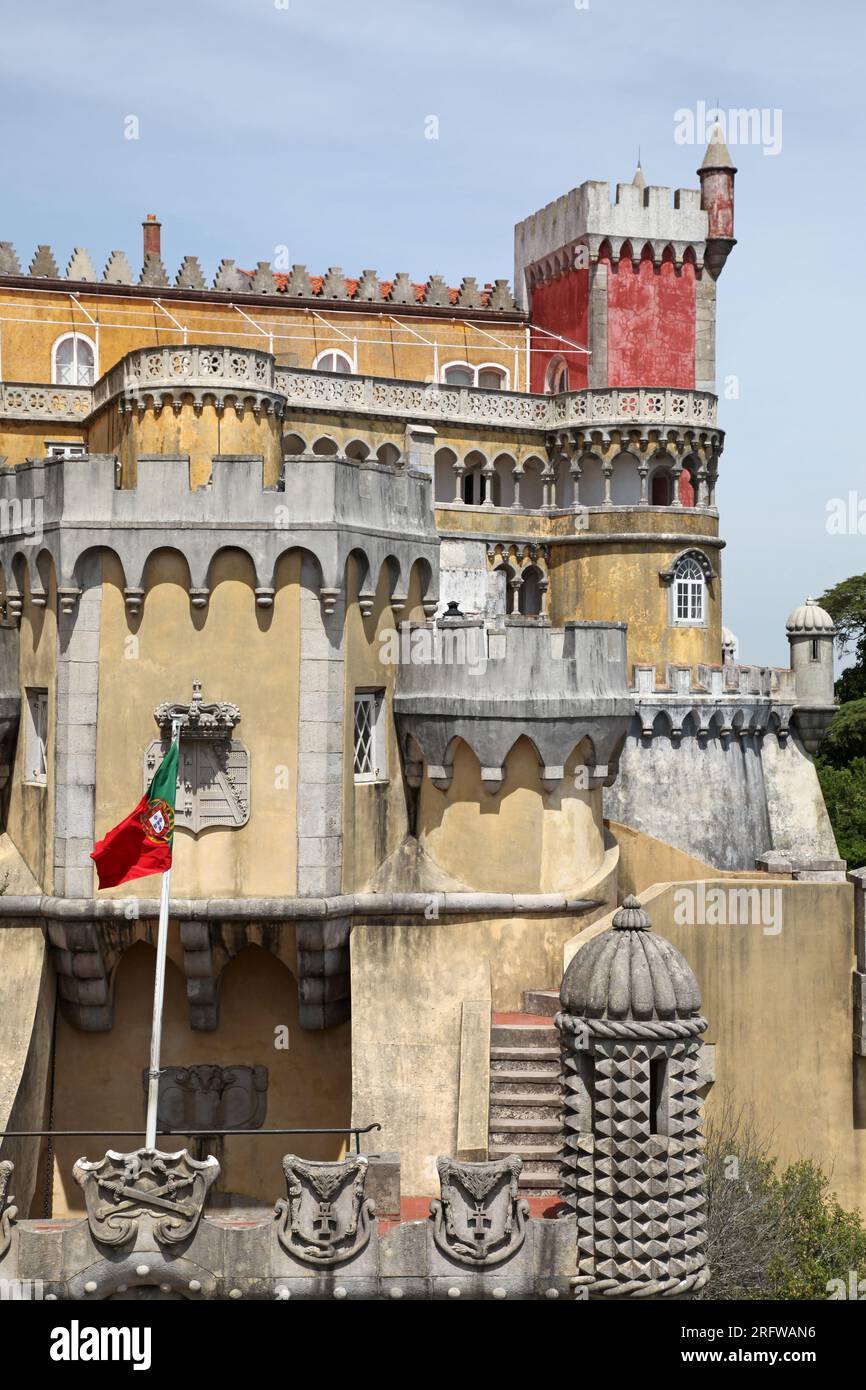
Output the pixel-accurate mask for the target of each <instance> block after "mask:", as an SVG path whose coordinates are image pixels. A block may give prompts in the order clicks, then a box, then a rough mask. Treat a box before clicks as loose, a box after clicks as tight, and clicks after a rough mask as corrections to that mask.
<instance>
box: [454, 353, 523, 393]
mask: <svg viewBox="0 0 866 1390" xmlns="http://www.w3.org/2000/svg"><path fill="white" fill-rule="evenodd" d="M452 367H460V368H461V370H462V371H464V372H469V373H470V375H471V377H472V380H471V382H467V383H466V384H467V385H469V386H473V387H476V388H477V387H478V377H479V375H480V373H481V372H499V374H500V376H501V378H502V385H501V386H482V387H481V388H480V389H481V390H482V391H507V390H508V389H509V383H510V381H511V377H510V375H509V371H508V368H507V367H503V365H502V363H501V362H479V363H478V365H477V366H475V364H474V363H472V362H463V361H461V360H459V359H455V360H454V361H453V362H444V363H443V364H442V368H441V370H440V372H439V379H440V384H441V385H442V386H456V385H458V383H457V382H455V381H449V380H448V377H447V373H448V372H449V371H450V370H451V368H452Z"/></svg>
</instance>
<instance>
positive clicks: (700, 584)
mask: <svg viewBox="0 0 866 1390" xmlns="http://www.w3.org/2000/svg"><path fill="white" fill-rule="evenodd" d="M681 610H683V611H681ZM671 622H672V624H673V626H674V627H706V625H707V579H706V575H705V574H704V571H703V569H702V568H701V565H700V563H699V562H698V561H697V560H696V559H695V557H694V555H684V556H683V557H682V559H680V560H678V561H677V563H676V565H675V567H674V572H673V578H672V580H671Z"/></svg>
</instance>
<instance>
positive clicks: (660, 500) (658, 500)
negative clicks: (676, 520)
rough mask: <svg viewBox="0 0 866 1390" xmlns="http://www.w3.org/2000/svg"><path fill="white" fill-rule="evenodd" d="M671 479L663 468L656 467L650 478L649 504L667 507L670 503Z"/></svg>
mask: <svg viewBox="0 0 866 1390" xmlns="http://www.w3.org/2000/svg"><path fill="white" fill-rule="evenodd" d="M671 484H672V479H671V475H670V473H668V472H666V471H665V470H664V469H656V471H655V473H653V475H652V478H651V479H650V506H651V507H669V506H670V505H671V494H672V491H673V488H672V485H671Z"/></svg>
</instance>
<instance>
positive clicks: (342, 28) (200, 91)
mask: <svg viewBox="0 0 866 1390" xmlns="http://www.w3.org/2000/svg"><path fill="white" fill-rule="evenodd" d="M0 3H2V29H0V121H2V137H3V141H2V143H3V166H4V173H3V180H2V185H0V210H2V215H0V240H10V241H12V242H14V244H15V245H16V247H17V249H18V253H19V256H20V258H21V260H22V262H24V261H25V260H26V262H29V260H30V257H31V256H32V253H33V250H34V248H35V246H36V244H37V243H38V242H48V243H50V244H51V245H52V246H53V248H54V251H55V254H56V256H57V259H58V263H59V264H60V265H61V268H62V269H65V266H66V262H67V260H68V258H69V255H70V253H71V251H72V248H73V247H74V246H85V247H87V248H88V249H89V250H90V252H91V254H92V255H93V257H94V261H95V263H96V264H97V265H98V267H99V268H100V269H101V267H102V266H103V265H104V263H105V260H106V258H107V255H108V252H109V251H110V250H112V249H113V248H114V247H120V248H122V249H124V250H125V251H126V252H127V254H128V255H129V257H130V260H131V261H132V263H133V265H134V266H136V267H137V266H138V264H139V263H140V245H141V231H140V225H139V224H140V222H141V220H142V218H143V217H144V215H145V214H146V213H148V212H155V213H157V214H158V215H159V217H160V218H161V220H162V223H163V259H164V261H165V262H166V265H167V267H168V269H169V272H170V274H171V275H173V274H174V271H175V270H176V268H177V266H178V264H179V263H180V261H181V259H182V257H183V256H184V255H185V254H187V253H189V254H193V255H198V256H199V258H200V260H201V263H202V266H203V267H204V269H205V272H206V274H208V275H212V274H213V273H214V271H215V269H216V266H217V265H218V263H219V261H220V259H221V258H222V257H224V256H227V257H233V258H234V259H235V260H236V261H237V262H238V264H240V265H244V266H251V265H253V264H254V263H255V262H256V261H258V260H265V259H268V260H269V259H271V258H272V256H273V254H274V248H275V247H276V246H278V245H282V244H285V245H287V246H288V248H289V254H290V258H291V260H292V261H297V262H303V263H306V264H307V266H308V267H309V269H310V270H311V271H322V270H324V269H326V268H327V267H328V266H330V265H340V266H342V268H343V270H344V271H345V272H346V273H347V274H348V273H356V272H357V271H359V270H360V269H362V268H363V267H366V266H371V267H374V268H375V269H377V270H378V271H379V272H380V274H381V275H382V276H390V275H392V274H393V273H394V272H395V271H397V270H406V271H408V272H409V273H410V274H411V275H412V277H413V278H414V279H424V278H426V277H427V276H428V275H429V274H431V273H438V274H442V275H444V276H445V277H446V278H447V279H448V280H449V282H450V283H452V284H453V283H459V281H460V278H461V277H462V276H463V275H475V276H477V278H478V279H479V281H481V282H483V281H487V280H493V279H494V278H496V277H498V276H508V277H509V279H510V278H511V275H512V265H513V260H512V229H513V225H514V223H515V222H516V221H518V220H520V219H521V218H522V217H524V216H526V214H528V213H529V212H532V211H533V210H535V209H536V208H538V207H541V206H543V204H545V203H546V202H549V201H550V200H551V199H552V198H554V197H556V196H558V195H559V194H560V193H563V192H565V191H567V190H568V189H570V188H572V187H574V186H575V185H577V184H579V183H581V182H583V180H584V179H608V180H609V181H610V182H611V184H612V185H613V184H615V183H616V181H617V180H624V179H629V178H631V176H632V174H633V171H634V164H635V158H636V153H637V147H638V145H640V146H641V151H642V159H643V166H644V170H645V173H646V176H647V180H648V182H650V183H654V184H666V185H670V186H672V187H679V186H692V187H694V186H697V180H696V177H695V170H696V167H697V165H698V163H699V162H700V157H701V155H702V150H699V149H696V148H694V147H691V146H688V145H679V144H677V143H676V142H675V140H674V127H675V121H674V113H675V112H676V111H677V110H678V109H681V108H694V107H695V104H696V103H697V102H698V101H699V100H703V101H705V102H707V103H708V104H711V105H712V104H714V103H715V101H716V99H717V98H718V100H719V103H720V105H721V106H722V107H723V108H725V109H727V108H730V107H758V108H768V109H770V110H773V109H776V108H779V109H780V110H781V112H782V148H781V151H780V153H778V154H777V155H775V156H767V155H764V153H763V151H762V149H761V148H760V147H755V146H738V147H736V148H732V154H733V155H734V162H735V163H736V164H737V166H738V169H739V173H738V176H737V207H736V233H737V237H738V242H739V244H738V245H737V247H736V248H735V250H734V252H733V254H732V255H731V258H730V260H729V261H728V264H727V267H726V269H725V272H724V274H723V276H722V278H721V280H720V282H719V352H718V369H719V380H720V382H721V380H722V379H723V378H724V377H726V376H730V375H734V376H736V377H737V379H738V383H739V393H740V394H739V399H737V400H725V401H723V402H722V406H721V420H722V423H723V425H724V426H725V428H726V430H727V432H728V437H727V447H726V451H725V454H724V457H723V459H722V468H721V483H720V487H719V494H718V496H719V505H720V507H721V510H722V529H723V534H724V535H725V537H726V538H727V541H728V547H727V550H726V551H725V552H724V557H723V564H724V575H725V578H724V607H725V621H726V623H727V624H728V626H730V627H732V628H733V629H734V630H735V631H736V632H737V634H738V636H739V638H740V655H741V658H742V659H744V660H751V661H756V662H772V663H775V664H786V663H787V643H786V641H785V636H784V624H785V618H786V616H787V613H788V612H789V610H790V609H791V608H792V607H793V606H794V605H795V604H797V603H799V602H801V601H802V599H803V598H804V597H805V595H806V592H807V591H810V590H811V591H812V592H814V593H818V592H820V591H821V590H822V589H823V588H824V587H825V586H826V585H828V584H831V583H833V582H835V581H836V580H838V579H841V578H843V577H845V576H846V575H848V574H854V573H860V572H862V571H866V534H864V535H862V536H859V535H856V534H853V535H842V536H838V535H829V534H828V532H827V526H826V518H827V504H828V502H829V501H830V500H831V499H832V498H835V497H847V495H848V493H849V491H852V490H853V491H855V492H856V493H857V495H858V498H860V497H862V498H863V499H864V502H866V470H864V442H863V438H862V431H861V429H860V426H859V411H858V407H859V404H860V400H861V398H862V395H863V383H862V380H861V378H860V375H859V373H860V369H861V368H860V363H861V358H862V356H863V351H862V340H863V334H862V328H861V324H860V322H858V312H859V311H860V310H861V308H862V300H863V295H862V289H861V281H862V277H863V271H862V269H861V265H860V262H861V260H862V259H863V247H862V241H863V237H862V231H863V221H864V195H863V184H864V177H866V176H864V172H863V151H864V134H866V132H864V116H863V102H862V100H861V90H862V87H863V56H862V55H863V51H864V44H866V19H864V14H863V11H862V9H861V8H860V7H858V6H856V5H855V4H854V3H853V0H848V3H840V0H829V3H828V0H825V3H823V4H821V5H816V4H814V3H809V4H807V3H804V0H786V2H785V3H782V2H781V0H759V2H758V0H751V3H749V2H748V0H728V3H726V4H725V5H724V6H701V7H696V6H687V5H685V4H682V3H680V4H675V3H673V0H655V3H653V4H647V3H640V0H589V3H588V7H587V8H581V9H578V8H577V6H576V5H575V3H574V0H499V2H498V3H494V0H474V3H473V4H471V5H470V4H468V3H465V0H464V3H459V2H458V0H437V3H435V4H433V3H429V0H415V3H408V4H407V3H403V4H398V3H396V0H379V2H378V3H371V4H364V3H360V0H356V3H349V0H318V2H316V0H287V4H286V7H285V8H283V7H281V6H282V3H283V0H276V3H275V0H209V2H208V3H206V4H205V3H202V0H183V3H176V2H175V3H173V4H168V3H165V0H149V2H148V4H147V5H146V6H144V5H142V6H137V7H135V8H134V9H133V7H131V6H126V5H117V4H116V3H107V2H106V0H87V3H86V4H85V5H84V6H70V5H68V4H60V3H57V0H51V3H46V2H45V0H29V3H28V5H27V6H26V7H25V6H23V5H18V4H13V3H12V0H0ZM581 3H584V0H581ZM130 115H134V116H136V117H137V118H138V122H139V139H138V140H135V141H132V140H127V139H125V138H124V122H125V119H126V118H127V117H128V116H130ZM431 115H435V116H436V117H437V118H438V121H439V138H438V140H429V139H427V138H425V121H426V119H427V117H429V116H431ZM652 384H655V383H652ZM864 511H866V506H864ZM864 532H866V519H864Z"/></svg>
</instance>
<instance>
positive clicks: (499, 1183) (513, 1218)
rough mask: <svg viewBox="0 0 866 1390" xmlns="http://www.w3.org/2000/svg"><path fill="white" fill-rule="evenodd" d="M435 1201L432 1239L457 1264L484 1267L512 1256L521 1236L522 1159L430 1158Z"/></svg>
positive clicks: (524, 1204)
mask: <svg viewBox="0 0 866 1390" xmlns="http://www.w3.org/2000/svg"><path fill="white" fill-rule="evenodd" d="M436 1167H437V1168H438V1170H439V1186H440V1199H439V1200H438V1201H433V1202H431V1203H430V1215H431V1217H432V1219H433V1239H434V1241H435V1242H436V1246H437V1248H438V1249H439V1250H440V1251H441V1253H442V1254H443V1255H447V1256H449V1258H450V1259H452V1260H456V1261H457V1262H458V1263H459V1264H468V1265H472V1266H473V1267H474V1268H488V1269H489V1268H490V1266H491V1265H497V1264H501V1263H502V1261H503V1260H508V1259H510V1258H511V1256H512V1255H515V1254H516V1253H517V1251H518V1250H519V1249H520V1247H521V1246H522V1244H523V1242H524V1239H525V1236H526V1219H527V1216H528V1215H529V1203H528V1202H526V1201H524V1200H523V1198H521V1197H519V1196H518V1188H517V1184H518V1180H519V1177H520V1171H521V1169H522V1167H523V1159H522V1158H519V1157H518V1156H517V1154H511V1155H509V1157H508V1158H501V1159H497V1160H495V1161H494V1162H491V1163H458V1162H457V1161H456V1160H455V1159H453V1158H439V1159H437V1160H436Z"/></svg>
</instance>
